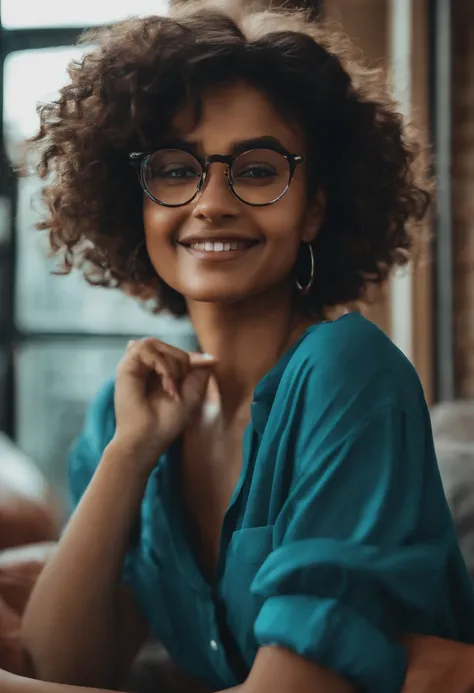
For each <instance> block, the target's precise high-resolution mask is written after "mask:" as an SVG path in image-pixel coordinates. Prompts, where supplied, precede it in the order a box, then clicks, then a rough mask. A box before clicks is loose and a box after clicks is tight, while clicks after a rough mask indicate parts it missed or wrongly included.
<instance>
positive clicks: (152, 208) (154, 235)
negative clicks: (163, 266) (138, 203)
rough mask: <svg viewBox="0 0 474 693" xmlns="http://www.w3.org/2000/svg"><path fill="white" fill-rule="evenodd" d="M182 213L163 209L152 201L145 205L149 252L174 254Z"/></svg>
mask: <svg viewBox="0 0 474 693" xmlns="http://www.w3.org/2000/svg"><path fill="white" fill-rule="evenodd" d="M181 217H182V212H180V210H176V209H170V208H168V207H161V206H160V205H157V204H155V203H154V202H152V201H151V200H149V201H145V203H144V205H143V226H144V230H145V241H146V245H147V248H148V252H149V253H152V252H153V251H157V249H160V251H161V252H173V250H174V245H173V239H174V238H175V236H176V234H177V232H178V230H179V227H180V224H181Z"/></svg>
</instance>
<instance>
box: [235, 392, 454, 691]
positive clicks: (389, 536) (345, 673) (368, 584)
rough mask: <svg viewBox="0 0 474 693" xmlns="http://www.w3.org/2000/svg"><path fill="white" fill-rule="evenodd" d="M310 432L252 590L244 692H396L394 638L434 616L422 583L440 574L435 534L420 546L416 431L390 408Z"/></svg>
mask: <svg viewBox="0 0 474 693" xmlns="http://www.w3.org/2000/svg"><path fill="white" fill-rule="evenodd" d="M317 423H318V426H319V430H317V428H316V425H314V427H308V429H307V431H306V432H304V431H303V432H302V433H301V435H300V437H299V440H298V443H297V451H296V455H295V459H296V461H295V470H294V475H293V482H292V486H291V490H290V494H289V497H288V499H287V501H286V503H285V505H284V506H283V509H282V511H281V512H280V516H279V518H278V519H277V522H276V524H275V528H274V545H275V549H274V551H273V552H272V553H271V554H270V555H269V556H268V558H267V560H266V561H265V562H264V564H263V565H262V567H261V569H260V571H259V572H258V574H257V576H256V578H255V581H254V584H253V586H252V592H253V593H254V594H255V595H258V597H260V598H263V606H262V608H261V611H260V613H259V616H258V618H257V620H256V623H255V629H254V630H255V635H256V639H257V642H258V644H259V646H260V650H259V652H258V655H257V658H256V660H255V663H254V667H253V669H252V671H251V673H250V675H249V678H248V680H247V681H246V683H245V684H244V688H243V690H244V691H245V693H247V691H248V693H255V692H256V691H259V692H260V691H262V692H264V693H266V691H267V690H268V691H270V690H273V691H274V692H275V693H287V691H291V690H296V689H305V690H308V691H311V693H312V692H313V691H314V692H315V693H333V692H334V693H336V692H337V693H339V691H344V692H345V691H351V690H353V688H352V687H351V686H356V687H358V688H361V689H363V690H365V691H368V692H369V693H395V692H397V693H398V691H399V690H400V689H401V687H402V685H403V680H404V676H405V670H406V665H407V655H406V651H405V650H404V648H403V647H402V646H401V645H400V644H398V643H397V639H398V637H399V635H400V633H401V631H402V630H403V628H404V627H406V626H407V625H409V624H410V623H411V622H413V621H412V619H413V618H414V619H415V620H416V619H419V615H420V614H425V615H426V624H432V623H433V622H435V621H436V619H437V618H438V615H440V614H441V613H442V612H443V606H442V605H441V606H438V602H437V600H438V598H439V590H438V587H439V584H438V582H437V580H434V581H431V580H430V579H429V577H428V576H430V575H433V576H438V575H440V574H441V573H442V570H443V565H444V555H445V551H444V548H443V543H442V542H443V536H442V535H441V534H440V536H439V542H437V541H433V540H435V539H436V537H434V536H433V537H424V538H421V537H419V538H417V531H418V530H417V527H418V524H417V523H418V518H419V514H420V502H421V495H420V494H421V492H422V490H423V488H424V487H423V484H426V483H428V482H427V477H424V473H423V468H425V469H426V465H424V463H423V454H424V453H423V441H424V430H423V425H422V423H421V422H417V421H413V420H411V419H410V418H409V417H407V416H406V415H405V414H404V413H403V411H400V410H399V409H398V408H397V407H392V406H390V405H387V406H385V405H384V406H383V407H381V408H379V409H378V410H377V411H376V412H372V413H371V414H370V415H367V414H366V413H365V412H363V415H362V421H361V425H360V426H359V425H358V426H356V428H355V429H353V430H349V431H346V434H345V435H343V436H341V437H339V436H338V432H337V431H336V430H335V429H336V428H337V425H335V426H334V427H331V428H330V430H329V431H325V430H324V426H323V425H322V424H321V421H320V420H319V421H318V422H317ZM331 436H333V437H332V438H331ZM428 475H429V472H428ZM440 498H441V496H440ZM432 509H433V512H435V511H436V512H437V511H438V510H439V513H441V514H442V512H443V507H442V504H440V507H439V509H438V510H435V508H434V507H433V508H432ZM436 531H437V530H436ZM437 614H438V615H437ZM427 627H430V626H427ZM285 650H287V651H289V652H285ZM330 672H332V673H330ZM305 687H307V688H305Z"/></svg>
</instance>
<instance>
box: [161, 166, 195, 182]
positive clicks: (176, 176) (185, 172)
mask: <svg viewBox="0 0 474 693" xmlns="http://www.w3.org/2000/svg"><path fill="white" fill-rule="evenodd" d="M151 174H152V177H153V178H163V179H165V180H183V179H189V178H200V177H201V173H200V171H197V170H196V169H194V168H192V167H191V166H183V165H182V164H177V165H174V164H169V165H168V166H165V167H161V168H154V169H152V172H151Z"/></svg>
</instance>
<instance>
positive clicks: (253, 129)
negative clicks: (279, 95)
mask: <svg viewBox="0 0 474 693" xmlns="http://www.w3.org/2000/svg"><path fill="white" fill-rule="evenodd" d="M172 128H173V130H174V132H175V133H176V135H178V136H179V137H181V138H183V139H185V140H186V141H188V142H191V143H193V144H195V145H196V146H197V147H198V148H199V149H201V150H202V154H206V155H207V154H216V153H219V154H225V153H227V152H228V151H229V150H230V147H231V145H232V144H233V143H235V142H236V141H239V140H249V139H253V138H259V137H267V136H268V137H274V138H276V139H277V140H278V141H279V142H280V143H281V144H282V145H283V146H284V147H285V148H286V149H287V150H288V151H290V152H292V153H295V154H301V153H304V152H303V150H304V145H305V142H304V137H303V134H302V133H301V132H300V130H299V128H298V126H297V125H296V124H295V123H290V122H289V121H288V120H286V119H285V118H283V116H282V115H280V114H279V113H278V111H277V110H276V108H275V107H274V105H273V104H272V102H271V101H270V100H269V99H268V98H267V97H266V96H265V94H263V93H262V92H261V91H259V90H258V89H256V88H254V87H252V86H250V85H248V84H246V83H244V82H240V83H237V84H233V85H230V86H224V87H218V88H214V89H209V90H208V91H206V92H205V93H204V95H203V98H202V114H201V119H200V121H199V122H198V123H196V122H195V120H194V118H193V111H192V108H191V107H185V108H183V109H182V110H181V111H180V112H179V113H178V114H177V115H176V117H175V118H174V120H173V123H172Z"/></svg>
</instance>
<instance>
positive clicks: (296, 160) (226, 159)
mask: <svg viewBox="0 0 474 693" xmlns="http://www.w3.org/2000/svg"><path fill="white" fill-rule="evenodd" d="M166 149H168V148H166V147H164V148H162V149H157V150H155V151H153V152H131V153H130V154H129V160H130V164H131V166H132V167H133V168H134V169H135V171H136V172H137V175H138V179H139V181H140V185H141V187H142V189H143V191H144V192H145V194H146V195H148V197H149V198H150V200H152V201H153V202H155V204H158V205H161V206H162V207H171V208H176V207H184V206H185V205H188V204H190V203H191V202H192V201H193V200H195V199H196V197H197V196H198V195H199V193H200V192H201V190H202V189H203V188H204V186H205V184H206V179H207V173H208V169H209V166H210V165H211V164H224V165H225V166H226V178H227V185H228V187H229V190H230V192H231V193H232V195H234V197H236V198H237V199H238V200H239V201H240V202H242V203H243V204H244V205H248V206H249V207H268V206H269V205H273V204H275V202H278V200H281V198H282V197H283V195H284V194H285V193H286V192H287V191H288V188H289V187H290V184H291V181H292V180H293V177H294V175H295V172H296V169H297V167H298V165H299V164H302V163H304V157H303V156H301V155H300V154H290V153H289V152H286V151H281V150H279V149H272V148H271V147H262V148H261V149H266V150H268V151H272V152H275V153H276V154H280V156H282V157H283V158H284V159H286V160H287V162H288V166H289V170H290V176H289V179H288V184H287V186H286V188H285V189H284V190H283V191H282V192H281V193H280V195H278V197H276V198H275V199H274V200H271V202H263V203H260V204H256V203H253V202H246V201H245V200H243V199H242V198H241V197H240V196H239V195H238V194H237V193H236V192H235V190H234V188H233V186H232V183H231V180H230V175H229V172H230V170H231V168H232V166H233V164H234V162H235V161H236V160H237V159H238V158H239V157H240V156H243V155H244V154H247V153H248V152H250V151H258V150H257V149H256V148H254V149H249V150H247V151H245V152H240V153H239V154H235V155H234V154H226V155H224V154H211V155H210V156H207V157H206V158H205V159H200V158H199V157H197V156H195V155H194V154H190V153H189V152H186V151H185V150H184V149H182V150H180V149H177V148H176V147H172V148H171V149H174V150H175V151H183V152H185V153H186V154H189V155H190V156H193V157H194V159H196V161H197V162H198V163H199V165H200V166H201V169H202V174H201V180H200V182H199V185H198V187H197V189H196V192H195V193H194V195H193V196H192V197H191V198H190V199H189V200H187V201H186V202H181V203H180V204H179V205H170V204H166V203H165V202H162V201H161V200H158V198H156V197H154V195H152V193H151V192H150V190H149V189H148V186H147V184H146V181H145V174H144V172H145V167H146V165H147V163H148V161H149V160H150V158H151V157H152V156H153V154H156V153H157V152H159V151H166Z"/></svg>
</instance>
